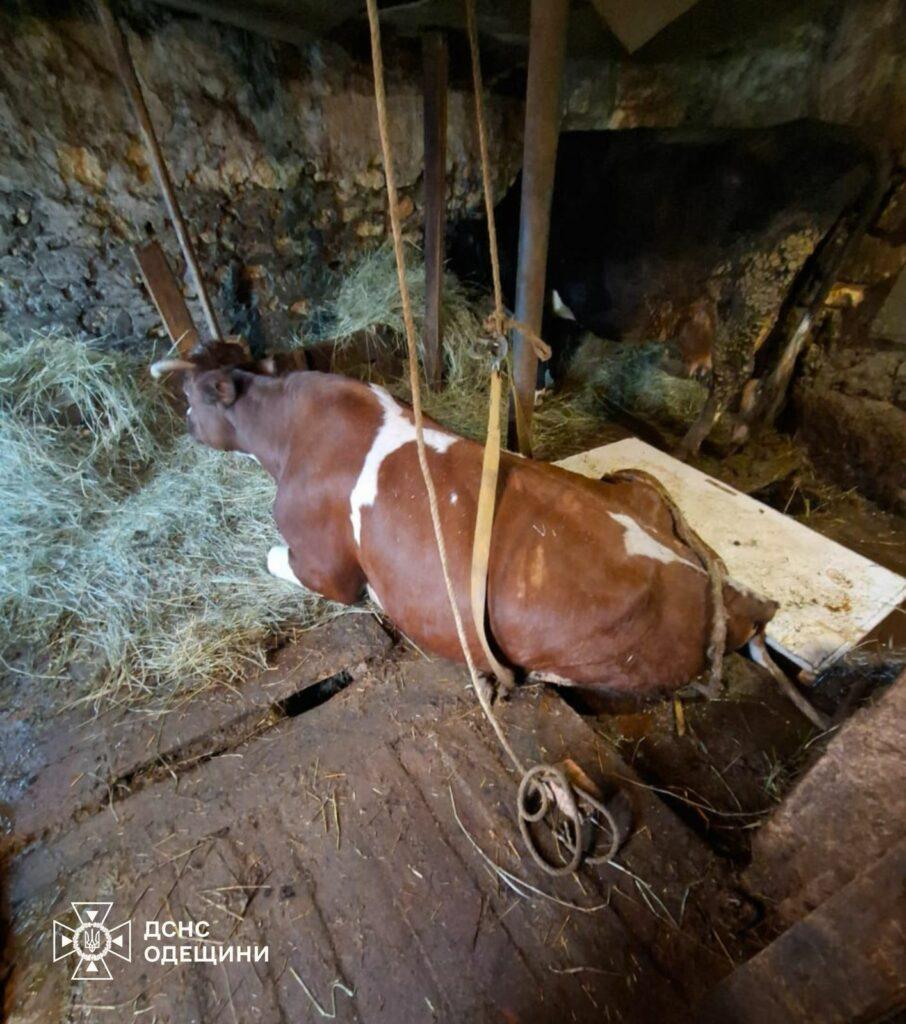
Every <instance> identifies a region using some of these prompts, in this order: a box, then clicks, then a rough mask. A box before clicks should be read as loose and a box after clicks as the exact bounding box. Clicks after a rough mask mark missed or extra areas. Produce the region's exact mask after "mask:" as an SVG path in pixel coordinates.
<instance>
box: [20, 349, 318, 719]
mask: <svg viewBox="0 0 906 1024" xmlns="http://www.w3.org/2000/svg"><path fill="white" fill-rule="evenodd" d="M273 495H274V487H273V483H272V482H271V480H270V478H269V477H267V476H266V475H265V474H264V473H262V472H261V470H260V469H259V468H258V467H257V466H255V465H254V464H253V463H251V462H250V461H248V460H246V459H240V458H236V457H234V456H230V455H223V454H220V453H217V452H213V451H210V450H208V449H206V448H203V447H201V446H200V445H197V444H195V443H194V442H192V441H191V440H190V439H189V438H188V437H187V436H186V435H185V432H184V428H183V424H182V421H181V419H180V418H179V417H178V416H177V415H176V414H175V413H174V412H173V411H172V410H171V408H170V406H169V404H168V403H167V402H166V401H164V399H163V395H162V393H161V390H160V387H159V385H156V384H154V383H153V382H152V381H151V379H150V377H149V375H148V372H147V364H146V363H145V361H144V360H142V361H137V360H135V359H134V358H132V357H130V356H128V355H125V354H122V353H114V352H109V351H102V350H101V349H100V348H98V347H97V346H94V345H90V344H86V343H84V342H82V341H79V340H77V339H75V338H72V337H71V336H68V335H65V334H44V335H35V336H33V337H31V338H30V339H27V340H24V341H14V340H13V339H11V338H9V337H0V545H2V550H3V557H2V561H0V652H2V655H3V658H4V661H5V663H6V664H7V666H8V667H13V666H15V668H14V670H16V669H21V670H22V671H38V672H40V673H41V674H42V675H43V676H45V677H48V678H50V679H55V680H59V681H61V683H62V682H63V681H68V685H64V686H62V689H61V694H62V699H63V700H70V699H78V698H87V699H92V700H94V701H96V702H99V701H101V700H102V699H115V700H132V699H136V698H140V697H147V696H153V697H155V698H157V699H158V700H159V701H161V702H165V701H166V700H167V699H168V698H170V697H171V696H172V695H174V694H175V693H177V692H181V693H185V692H186V691H187V690H189V689H191V688H194V687H199V686H202V685H204V684H206V683H210V682H212V681H214V680H230V679H233V678H235V677H238V676H239V675H241V674H242V672H243V671H244V670H245V669H246V668H247V667H248V665H249V664H250V663H262V662H263V660H264V657H265V654H266V651H267V649H268V647H269V646H272V645H273V642H274V636H275V634H277V633H286V632H287V631H290V630H293V629H299V628H304V627H307V626H310V625H312V624H314V623H315V622H318V621H321V620H323V619H325V618H327V617H329V616H330V615H332V614H335V613H336V606H332V605H330V604H329V603H328V602H325V601H323V600H321V599H320V598H317V597H315V596H314V595H311V594H308V593H307V592H303V591H300V590H298V589H297V588H289V587H287V586H286V584H285V583H281V582H280V581H277V580H274V579H273V578H272V577H271V576H270V575H269V574H268V573H267V571H266V568H265V555H266V552H267V548H268V546H269V545H270V544H272V543H276V542H278V536H277V532H276V529H275V527H274V525H273V522H272V518H271V504H272V502H273Z"/></svg>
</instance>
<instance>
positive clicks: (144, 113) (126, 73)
mask: <svg viewBox="0 0 906 1024" xmlns="http://www.w3.org/2000/svg"><path fill="white" fill-rule="evenodd" d="M95 9H96V10H97V15H98V19H99V21H100V22H101V25H102V26H103V28H104V31H105V33H106V34H107V41H108V42H109V43H110V49H111V51H112V53H113V60H114V63H115V65H116V70H117V72H118V74H119V77H120V80H121V82H122V83H123V88H124V89H125V90H126V95H127V96H128V97H129V101H130V103H131V105H132V110H133V112H134V113H135V119H136V120H137V121H138V126H139V128H140V129H141V133H142V138H143V139H144V140H145V146H146V148H147V150H148V156H149V157H150V158H151V167H152V169H153V171H154V176H155V178H157V183H158V185H159V186H160V190H161V193H162V194H163V197H164V204H165V205H166V207H167V212H168V213H169V215H170V220H171V221H172V222H173V227H174V229H175V231H176V237H177V238H178V239H179V245H180V248H181V249H182V254H183V257H184V258H185V261H186V266H187V267H188V269H189V274H190V275H191V277H192V283H193V284H194V285H195V291H196V292H197V294H198V301H199V302H200V303H201V308H202V310H203V312H204V317H205V320H206V321H207V324H208V330H209V331H210V332H211V337H212V339H213V340H215V341H220V340H221V334H220V326H219V324H218V323H217V317H216V315H215V314H214V308H213V306H212V305H211V300H210V298H209V297H208V292H207V289H206V288H205V284H204V281H203V280H202V276H201V270H200V269H199V267H198V261H197V259H196V258H195V250H194V248H193V246H192V240H191V238H190V237H189V231H188V228H187V227H186V222H185V220H184V219H183V216H182V211H181V210H180V208H179V202H178V201H177V199H176V193H175V192H174V191H173V182H172V181H171V180H170V172H169V171H168V170H167V164H166V161H165V160H164V155H163V153H162V152H161V148H160V145H159V143H158V141H157V136H156V135H155V133H154V125H153V124H152V123H151V115H150V114H149V113H148V107H147V106H146V104H145V97H144V95H143V94H142V87H141V83H140V82H139V80H138V75H137V74H136V72H135V65H134V64H133V63H132V57H131V56H130V54H129V44H128V43H127V41H126V36H125V35H124V34H123V31H122V29H121V28H120V27H119V25H118V24H117V22H116V19H115V18H114V17H113V13H112V12H111V10H110V6H109V4H108V3H107V0H95Z"/></svg>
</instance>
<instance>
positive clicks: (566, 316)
mask: <svg viewBox="0 0 906 1024" xmlns="http://www.w3.org/2000/svg"><path fill="white" fill-rule="evenodd" d="M551 305H552V306H553V309H554V316H558V317H560V319H561V320H575V319H576V314H575V313H574V312H573V311H572V310H571V309H570V308H569V306H567V304H566V303H565V302H564V301H563V299H561V298H560V295H559V293H558V292H557V289H556V288H555V289H554V291H553V293H552V295H551Z"/></svg>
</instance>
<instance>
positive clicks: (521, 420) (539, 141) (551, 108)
mask: <svg viewBox="0 0 906 1024" xmlns="http://www.w3.org/2000/svg"><path fill="white" fill-rule="evenodd" d="M568 20H569V0H532V16H531V29H530V38H529V65H528V86H527V92H526V102H525V138H524V143H523V159H522V206H521V213H520V219H519V267H518V271H517V275H516V319H517V320H521V321H522V322H523V323H524V324H526V325H527V326H528V327H530V328H531V329H532V330H533V331H534V332H535V333H536V334H540V333H541V318H542V315H543V313H544V287H545V279H546V276H547V243H548V238H549V236H550V212H551V198H552V196H553V191H554V167H555V165H556V161H557V142H558V140H559V136H560V83H561V79H562V73H563V57H564V52H565V49H566V27H567V22H568ZM537 364H538V360H537V358H536V357H535V354H534V352H533V350H532V347H531V345H529V344H528V343H527V342H526V341H525V339H524V338H523V337H522V335H521V334H519V332H518V331H517V332H514V334H513V372H514V383H515V392H516V401H515V402H514V403H513V406H512V408H511V417H512V418H511V422H510V446H511V447H512V446H513V441H514V440H515V441H516V442H517V443H518V446H519V451H520V452H521V453H522V454H523V455H531V453H532V412H533V409H534V404H535V379H536V375H537V371H538V366H537ZM517 403H518V409H517V408H516V406H517Z"/></svg>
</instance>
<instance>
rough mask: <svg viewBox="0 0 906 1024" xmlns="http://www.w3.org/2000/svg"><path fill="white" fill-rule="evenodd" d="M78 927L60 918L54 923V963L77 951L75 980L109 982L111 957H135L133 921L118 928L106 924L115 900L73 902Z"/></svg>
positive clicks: (126, 922)
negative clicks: (133, 953) (133, 955)
mask: <svg viewBox="0 0 906 1024" xmlns="http://www.w3.org/2000/svg"><path fill="white" fill-rule="evenodd" d="M70 906H71V907H72V909H73V911H74V913H75V916H76V918H77V919H78V922H79V923H78V926H77V927H76V928H70V927H68V926H67V925H65V924H63V923H62V922H60V921H54V923H53V958H54V962H56V961H57V960H62V959H63V958H64V957H67V956H70V955H71V954H72V953H75V955H76V957H77V958H78V963H77V964H76V968H75V971H73V974H72V980H73V981H109V980H110V978H111V974H110V968H109V967H108V966H107V956H108V955H110V954H112V955H113V956H116V957H119V958H120V960H131V959H132V922H131V921H125V922H124V923H123V924H118V925H117V926H116V927H115V928H108V927H107V925H106V924H105V923H104V922H105V921H106V920H107V917H108V915H109V914H110V908H111V907H112V906H113V903H72V904H70Z"/></svg>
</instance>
